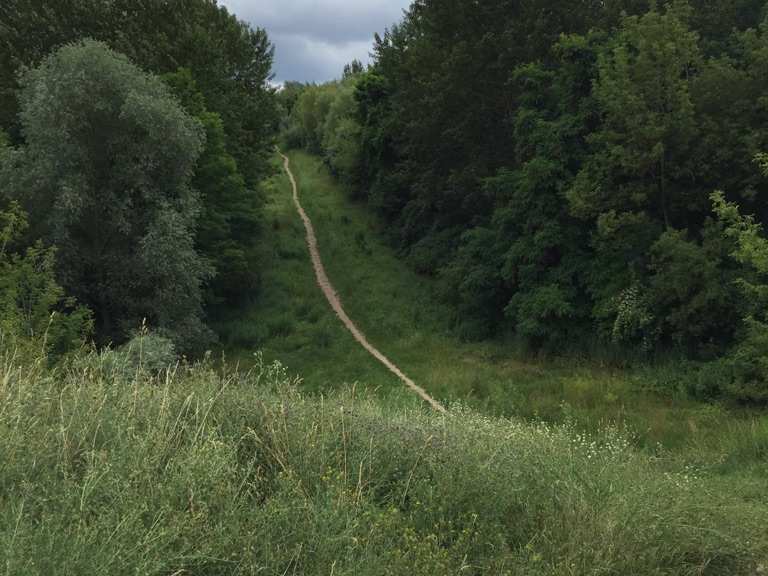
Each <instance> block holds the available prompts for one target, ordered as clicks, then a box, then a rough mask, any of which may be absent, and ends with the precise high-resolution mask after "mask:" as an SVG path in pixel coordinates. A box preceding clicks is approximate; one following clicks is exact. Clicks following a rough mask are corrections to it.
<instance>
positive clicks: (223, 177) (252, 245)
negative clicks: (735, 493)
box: [163, 69, 263, 306]
mask: <svg viewBox="0 0 768 576" xmlns="http://www.w3.org/2000/svg"><path fill="white" fill-rule="evenodd" d="M163 79H164V80H165V82H166V83H167V84H169V86H171V89H172V91H173V92H174V94H175V95H176V96H177V97H178V98H179V100H180V101H181V103H182V105H183V106H184V108H185V109H186V110H187V112H189V113H190V114H192V115H193V116H195V118H197V120H198V121H199V122H200V123H201V124H202V126H203V129H204V130H205V146H204V148H203V151H202V153H201V154H200V158H199V159H198V161H197V165H196V167H195V173H194V177H193V178H192V181H191V185H192V187H193V188H194V189H195V190H196V191H197V192H199V194H200V203H201V210H200V216H199V219H198V224H197V236H196V239H195V245H196V247H197V249H198V250H199V252H200V253H201V254H202V255H203V256H204V257H205V258H207V259H208V261H209V262H210V263H211V264H212V265H213V267H214V269H215V271H216V274H215V276H214V278H213V279H212V280H211V282H210V284H209V294H208V299H207V300H208V303H209V304H212V305H221V304H228V305H230V306H233V305H235V306H236V305H238V304H241V303H242V302H244V301H247V300H248V299H250V298H252V297H253V296H254V295H255V293H256V291H257V289H258V286H259V262H258V260H257V242H258V240H259V236H260V233H261V228H262V226H261V224H262V222H261V220H262V202H263V200H262V198H261V196H260V193H259V191H258V190H254V189H251V188H249V187H247V186H246V183H245V179H244V178H243V176H242V175H241V173H240V170H239V166H238V164H237V161H236V160H235V159H234V158H233V157H232V155H231V154H229V152H227V148H226V135H225V132H224V124H223V122H222V120H221V117H220V116H219V115H218V114H217V113H215V112H209V111H208V110H207V109H206V105H205V98H204V96H203V94H202V93H201V92H200V91H199V90H198V88H197V84H196V83H195V80H194V78H193V77H192V73H191V72H190V71H189V70H187V69H180V70H178V71H177V72H176V73H174V74H167V75H165V76H164V77H163Z"/></svg>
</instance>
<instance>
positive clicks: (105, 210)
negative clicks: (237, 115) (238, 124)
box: [10, 41, 211, 350]
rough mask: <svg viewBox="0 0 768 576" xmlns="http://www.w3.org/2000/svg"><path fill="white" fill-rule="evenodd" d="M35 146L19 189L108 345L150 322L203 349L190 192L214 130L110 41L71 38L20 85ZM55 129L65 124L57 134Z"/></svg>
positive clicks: (199, 265) (22, 153) (16, 181)
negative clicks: (204, 126) (206, 138)
mask: <svg viewBox="0 0 768 576" xmlns="http://www.w3.org/2000/svg"><path fill="white" fill-rule="evenodd" d="M21 83H22V91H21V93H20V101H21V106H22V111H21V121H22V126H23V129H24V137H25V141H26V145H25V146H23V147H20V148H19V149H18V150H16V151H15V152H14V153H13V154H12V156H11V160H10V164H11V167H10V189H11V191H12V192H13V194H14V196H15V197H17V198H19V199H20V200H22V201H23V203H24V205H25V206H26V208H27V210H28V212H29V213H30V217H31V221H32V222H33V227H32V232H33V233H34V236H41V237H42V238H43V239H44V240H46V241H47V242H50V243H52V244H56V245H57V246H58V251H57V271H58V274H57V278H58V279H59V281H60V282H61V284H62V286H63V287H64V289H65V290H66V292H67V293H68V294H70V295H72V296H74V297H76V298H77V300H78V301H79V302H81V303H83V304H85V305H87V306H88V307H89V308H91V309H92V310H93V312H94V317H95V321H96V335H97V339H98V341H99V342H100V343H108V342H114V343H116V344H117V343H120V342H122V341H123V339H124V338H125V336H126V335H127V334H128V333H129V332H130V331H132V330H135V329H136V327H138V326H140V325H141V324H142V322H143V320H144V319H146V320H147V322H148V323H149V324H150V325H151V326H153V327H154V328H156V329H157V330H160V331H161V332H162V333H164V334H166V335H168V336H170V337H171V338H172V339H173V340H174V341H175V342H176V343H177V344H178V345H179V347H180V348H181V349H184V350H188V349H193V348H196V347H199V346H201V345H203V344H204V342H205V341H206V339H207V338H208V332H207V329H206V328H205V326H204V325H203V323H202V308H201V304H202V292H201V286H202V283H203V282H204V281H205V280H206V279H207V278H208V277H209V276H210V273H211V272H210V270H211V269H210V266H209V264H208V263H207V262H206V261H205V260H203V259H201V258H200V257H199V256H198V254H197V253H196V252H195V249H194V228H195V220H196V218H197V216H198V213H199V200H198V195H197V194H196V193H195V192H193V191H192V190H191V189H190V187H189V180H190V177H191V173H192V169H193V167H194V165H195V162H196V160H197V158H198V155H199V154H200V151H201V148H202V145H203V142H204V134H203V133H202V128H201V126H200V125H199V123H198V122H197V121H195V120H194V119H192V118H191V117H190V116H189V115H187V114H186V113H185V112H184V111H183V110H182V109H181V108H180V107H179V105H178V104H177V102H176V101H175V100H174V99H173V98H172V97H171V96H170V94H169V93H168V90H167V89H166V87H165V86H164V85H163V83H162V82H160V80H159V79H157V78H155V77H154V76H151V75H149V74H146V73H144V72H142V71H140V70H139V69H138V68H136V67H135V66H134V65H133V64H131V63H130V62H129V61H128V60H127V58H125V57H124V56H120V55H118V54H116V53H115V52H113V51H111V50H110V49H108V48H107V47H106V46H105V45H103V44H101V43H98V42H94V41H85V42H82V43H77V44H71V45H67V46H65V47H63V48H61V49H60V50H58V51H57V52H55V53H53V54H52V55H50V56H49V57H47V58H46V59H45V60H44V61H43V63H42V64H41V65H40V66H39V67H37V68H35V69H32V70H29V71H28V72H27V73H26V74H25V75H24V77H23V78H22V80H21ZM51 126H56V130H51Z"/></svg>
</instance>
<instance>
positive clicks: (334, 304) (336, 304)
mask: <svg viewBox="0 0 768 576" xmlns="http://www.w3.org/2000/svg"><path fill="white" fill-rule="evenodd" d="M280 156H282V158H283V167H284V168H285V173H286V174H288V178H289V179H290V181H291V186H292V187H293V203H294V204H296V209H297V210H298V211H299V216H301V219H302V220H303V221H304V228H305V229H306V231H307V246H308V247H309V254H310V256H311V257H312V266H313V267H314V269H315V276H316V277H317V285H318V286H319V287H320V289H321V290H322V291H323V294H325V297H326V299H327V300H328V303H329V304H330V305H331V308H333V311H334V312H336V316H338V317H339V319H340V320H341V321H342V323H343V324H344V326H345V327H346V328H347V330H349V331H350V332H351V333H352V335H353V336H354V337H355V340H357V341H358V342H359V343H360V345H361V346H362V347H363V348H365V349H366V350H367V351H368V352H369V353H370V354H371V356H373V357H374V358H376V359H377V360H378V361H379V362H381V363H382V364H384V366H386V367H387V369H389V371H390V372H392V373H393V374H394V375H395V376H397V377H398V378H400V380H402V381H403V383H404V384H405V385H406V386H408V388H410V389H411V390H412V391H413V392H415V393H416V394H418V395H419V396H421V398H423V399H424V400H425V401H426V402H428V403H429V405H430V406H432V408H434V409H435V410H437V411H438V412H445V408H443V406H442V405H441V404H440V403H439V402H438V401H437V400H435V399H434V398H432V396H430V395H429V394H427V392H426V391H425V390H424V389H423V388H422V387H421V386H417V385H416V383H415V382H414V381H413V380H411V379H410V378H408V376H406V375H405V374H403V372H402V371H401V370H400V369H399V368H398V367H397V366H395V365H394V364H393V363H392V362H391V361H390V360H389V359H388V358H387V357H386V356H384V354H382V353H381V352H379V351H378V350H377V349H376V348H375V347H374V346H372V345H371V343H370V342H368V339H367V338H366V337H365V334H363V333H362V332H361V331H360V329H359V328H358V327H357V326H355V323H354V322H352V320H351V319H350V317H349V316H347V313H346V312H345V311H344V307H343V306H342V305H341V300H339V296H338V294H336V290H334V288H333V285H332V284H331V281H330V280H329V279H328V275H327V274H326V273H325V267H324V266H323V261H322V260H321V259H320V252H319V250H318V249H317V236H315V229H314V227H313V226H312V221H311V220H310V219H309V216H307V213H306V212H304V208H302V207H301V202H299V187H298V186H297V184H296V179H295V178H294V177H293V172H291V166H290V160H288V156H286V155H285V154H283V153H282V152H280Z"/></svg>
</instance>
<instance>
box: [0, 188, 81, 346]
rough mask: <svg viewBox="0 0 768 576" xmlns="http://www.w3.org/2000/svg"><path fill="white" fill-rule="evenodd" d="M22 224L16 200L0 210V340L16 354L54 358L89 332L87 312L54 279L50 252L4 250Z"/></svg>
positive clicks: (41, 249) (24, 224)
mask: <svg viewBox="0 0 768 576" xmlns="http://www.w3.org/2000/svg"><path fill="white" fill-rule="evenodd" d="M26 227H27V218H26V215H25V214H24V212H23V211H22V210H21V209H20V208H19V206H18V204H15V203H11V204H10V206H9V209H8V210H7V211H5V212H3V211H0V343H2V345H3V346H5V347H7V348H8V349H13V350H15V351H16V352H17V353H22V354H24V355H31V356H36V355H38V354H40V353H43V354H44V355H49V354H50V355H52V356H53V357H57V356H60V355H62V354H64V353H66V352H69V351H71V350H74V349H76V348H78V347H79V346H80V345H81V344H82V343H83V341H84V340H85V338H87V337H88V336H89V335H90V333H91V327H92V323H91V314H90V312H89V311H88V310H87V309H86V308H84V307H82V306H78V305H77V304H76V302H75V300H74V299H73V298H68V297H66V296H65V294H64V290H63V289H62V288H61V286H59V284H58V283H57V282H56V278H55V273H54V268H55V250H54V249H52V248H45V247H44V246H43V245H42V244H40V243H37V244H35V245H34V246H32V247H30V248H28V249H27V250H26V251H25V252H24V253H23V254H18V253H11V252H10V248H11V246H12V245H13V243H14V241H15V240H16V239H17V238H18V236H19V235H20V234H21V233H23V231H24V230H25V229H26Z"/></svg>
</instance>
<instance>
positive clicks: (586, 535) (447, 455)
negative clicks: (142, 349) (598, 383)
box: [0, 348, 768, 576]
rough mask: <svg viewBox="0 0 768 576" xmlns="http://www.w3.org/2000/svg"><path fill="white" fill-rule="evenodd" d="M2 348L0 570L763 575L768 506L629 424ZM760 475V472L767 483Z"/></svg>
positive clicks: (30, 573)
mask: <svg viewBox="0 0 768 576" xmlns="http://www.w3.org/2000/svg"><path fill="white" fill-rule="evenodd" d="M125 366H126V364H125V363H123V362H122V361H120V360H116V359H115V356H114V354H110V353H106V354H101V355H99V354H96V353H93V352H91V353H86V354H81V355H80V356H78V357H76V358H73V359H71V360H70V362H69V364H68V367H67V368H58V369H57V370H55V371H51V370H49V369H47V368H45V363H44V362H40V361H22V360H20V359H19V358H17V357H16V358H14V355H13V354H12V353H4V352H3V350H2V348H0V457H1V458H2V466H0V574H4V575H7V576H37V575H40V576H43V575H45V576H48V575H51V574H56V575H67V576H68V575H72V576H92V575H93V576H96V575H100V576H101V575H103V576H118V575H126V576H127V575H136V574H141V575H148V576H154V575H157V576H170V575H175V576H204V575H214V574H215V575H241V574H242V575H256V574H263V575H274V576H284V575H287V574H306V575H318V576H319V575H329V574H333V575H334V576H342V575H349V576H352V575H361V576H367V575H385V574H386V575H399V574H402V575H408V576H420V575H423V576H433V575H447V574H467V575H477V576H480V575H485V574H499V575H520V576H563V575H571V576H577V575H578V576H582V575H586V574H594V575H597V574H601V575H606V576H608V575H615V576H625V575H628V574H632V575H636V576H644V575H648V576H652V575H653V576H658V575H670V576H671V575H675V576H680V575H691V576H693V575H722V576H739V575H743V576H755V575H758V574H763V573H764V569H765V567H766V560H768V531H766V530H765V519H766V517H767V516H768V506H766V502H765V500H764V498H765V493H764V491H763V492H762V498H763V499H762V500H761V499H760V498H758V496H757V492H756V494H755V496H754V497H753V498H751V499H749V498H745V497H744V495H743V494H742V493H739V492H738V491H736V490H734V486H733V484H731V485H729V486H728V488H729V489H723V486H721V485H720V483H719V482H720V479H719V478H716V477H712V476H711V475H708V474H707V473H705V472H702V471H700V470H696V469H692V468H690V467H688V468H675V467H674V466H673V465H672V464H673V463H672V462H670V461H668V460H667V459H664V458H658V457H654V456H651V455H649V454H647V453H645V452H644V451H638V450H637V449H635V448H633V447H632V446H631V443H630V442H629V440H628V439H627V438H626V436H625V435H624V434H622V433H621V432H619V431H616V430H610V429H609V430H605V431H603V432H601V433H600V434H597V435H594V436H585V435H583V434H580V433H578V432H577V431H576V430H574V429H573V428H572V427H569V426H548V425H544V424H526V423H523V422H521V421H519V420H508V419H500V418H489V417H487V416H483V415H480V414H478V413H477V412H474V411H470V410H466V409H461V410H458V409H454V410H453V411H452V412H451V413H450V414H449V415H447V416H441V415H438V414H435V413H433V412H428V411H427V410H426V409H424V408H423V407H418V408H403V407H393V406H391V405H390V403H388V402H382V401H381V398H379V397H377V396H372V395H370V394H368V393H366V392H364V391H361V392H358V393H355V394H352V393H351V392H350V391H343V390H342V391H339V392H331V393H329V394H328V395H326V396H323V397H322V398H320V397H316V396H312V397H307V396H302V395H301V394H299V393H298V391H297V389H296V388H295V386H294V385H293V383H292V382H291V379H290V377H289V376H288V375H287V374H286V372H285V371H284V370H283V369H281V367H280V366H276V365H257V366H256V367H255V368H254V369H253V370H252V371H251V372H249V373H232V372H228V371H227V372H222V370H221V369H220V368H216V367H215V366H212V365H210V364H203V365H197V366H187V365H184V364H182V365H180V366H177V367H175V368H171V369H170V370H169V371H161V372H159V373H149V372H147V371H145V370H143V369H142V368H141V367H140V366H136V367H135V368H133V369H125ZM764 487H765V486H764V484H763V485H762V488H763V489H764Z"/></svg>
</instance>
